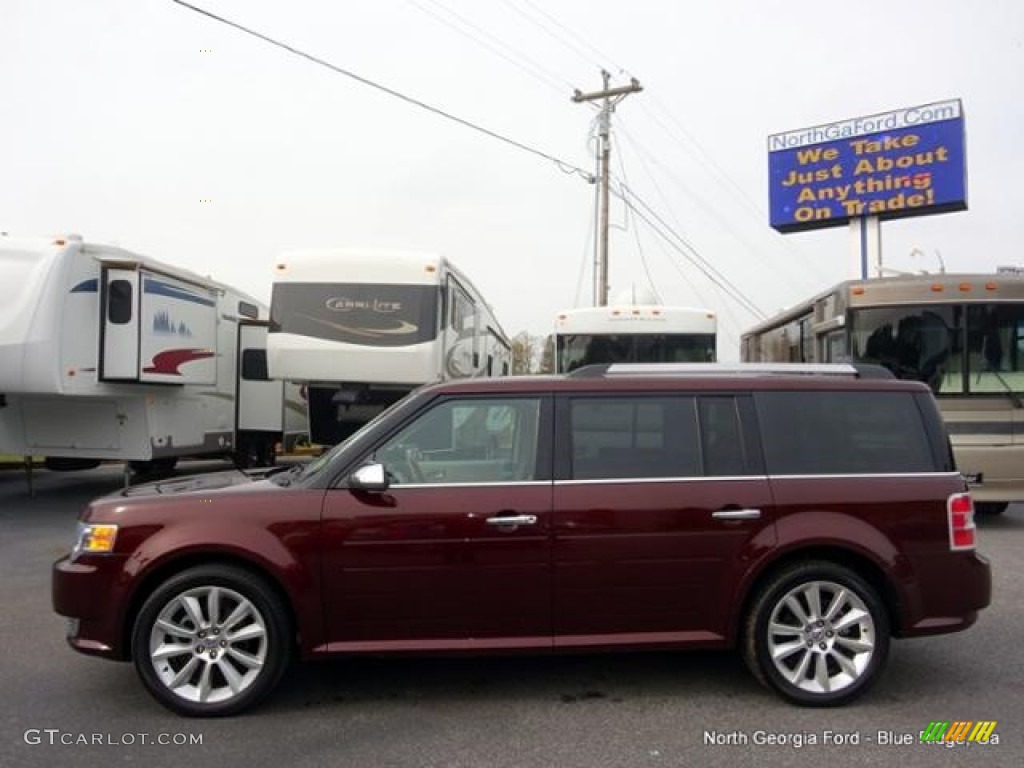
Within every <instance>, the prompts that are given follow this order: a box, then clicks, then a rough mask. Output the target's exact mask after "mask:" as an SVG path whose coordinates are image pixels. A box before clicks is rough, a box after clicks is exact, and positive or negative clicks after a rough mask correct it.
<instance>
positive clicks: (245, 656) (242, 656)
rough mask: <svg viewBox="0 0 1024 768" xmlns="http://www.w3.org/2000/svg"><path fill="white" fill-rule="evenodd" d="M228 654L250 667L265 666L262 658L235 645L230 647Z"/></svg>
mask: <svg viewBox="0 0 1024 768" xmlns="http://www.w3.org/2000/svg"><path fill="white" fill-rule="evenodd" d="M227 654H228V656H230V657H231V658H232V659H234V660H235V661H237V662H238V663H239V664H241V665H243V666H245V667H248V668H249V669H259V668H260V667H262V666H263V660H262V659H259V658H257V657H255V656H253V655H252V654H249V653H244V652H242V651H240V650H238V649H237V648H235V647H233V646H229V647H228V650H227Z"/></svg>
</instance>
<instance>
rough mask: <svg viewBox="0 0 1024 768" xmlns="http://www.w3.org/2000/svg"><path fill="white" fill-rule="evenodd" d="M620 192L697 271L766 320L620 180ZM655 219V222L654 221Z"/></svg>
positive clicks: (621, 196)
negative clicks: (638, 207)
mask: <svg viewBox="0 0 1024 768" xmlns="http://www.w3.org/2000/svg"><path fill="white" fill-rule="evenodd" d="M618 186H619V191H617V193H616V194H617V196H618V197H619V199H621V200H622V202H623V203H624V204H625V205H627V206H629V207H630V208H631V209H632V210H633V212H634V213H635V214H636V215H637V216H638V217H639V218H640V219H641V220H642V221H644V222H645V223H646V224H647V225H648V226H649V227H651V229H653V230H654V231H655V232H657V233H658V234H659V235H660V236H661V237H662V238H663V239H665V241H666V242H668V243H669V244H670V245H673V246H674V247H675V249H676V250H677V251H678V252H679V253H680V254H681V255H682V256H683V257H684V258H685V259H686V260H687V261H689V262H690V263H691V264H693V265H694V266H695V267H697V269H699V270H700V271H701V272H702V273H703V274H704V276H705V277H707V278H708V280H710V281H711V282H712V283H714V284H715V285H717V286H718V287H720V288H722V289H723V290H725V291H726V292H727V293H728V294H729V295H730V296H731V297H732V298H733V299H735V300H736V301H737V302H738V303H739V304H741V305H742V306H743V308H744V309H746V310H747V311H748V312H750V313H751V314H753V315H755V316H756V317H758V318H759V319H762V320H763V319H765V318H767V317H768V315H767V314H766V313H765V312H764V311H763V310H761V308H760V307H758V306H757V305H756V304H755V303H754V302H753V301H752V300H751V299H749V298H748V297H747V296H746V295H745V294H744V293H743V292H742V291H741V290H740V289H739V288H737V287H736V286H735V285H734V284H733V283H732V282H731V281H730V280H729V279H728V278H727V277H725V276H724V275H723V274H722V273H721V272H719V271H718V270H717V269H715V267H714V266H712V265H711V264H710V263H709V262H708V261H707V259H705V258H704V257H703V256H701V255H700V252H699V251H698V250H697V249H696V248H695V247H694V246H693V245H692V244H691V243H690V242H689V241H687V240H686V238H684V237H683V236H682V235H680V234H678V233H677V232H676V231H675V230H673V229H672V227H671V226H670V225H669V224H667V223H666V222H665V220H664V219H663V218H662V217H661V216H659V215H658V213H657V212H656V211H654V210H653V209H652V208H651V207H650V206H649V205H648V204H647V203H646V202H644V200H643V199H642V198H641V197H639V196H638V195H637V194H636V193H635V192H633V191H632V190H631V189H629V187H627V186H626V185H625V184H624V183H623V182H622V181H621V180H618ZM632 200H635V201H636V202H637V203H639V204H640V206H641V207H642V208H643V209H644V211H646V212H647V215H645V214H644V213H642V212H641V211H639V210H638V209H637V208H636V206H635V205H634V204H633V202H632ZM652 219H653V221H652ZM655 222H657V223H655Z"/></svg>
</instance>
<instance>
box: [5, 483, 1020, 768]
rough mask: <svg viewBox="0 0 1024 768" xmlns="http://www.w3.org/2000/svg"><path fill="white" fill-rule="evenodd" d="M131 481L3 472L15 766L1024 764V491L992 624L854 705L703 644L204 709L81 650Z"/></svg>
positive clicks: (540, 661) (305, 689)
mask: <svg viewBox="0 0 1024 768" xmlns="http://www.w3.org/2000/svg"><path fill="white" fill-rule="evenodd" d="M221 467H222V465H217V464H215V463H214V464H196V465H194V466H191V465H190V467H186V471H188V470H189V469H191V471H199V470H207V469H218V468H221ZM121 479H122V478H121V474H120V470H119V468H117V467H102V468H100V469H97V470H91V471H88V472H82V473H65V474H55V473H48V472H45V471H40V472H37V473H36V477H35V486H36V494H35V496H29V495H28V493H27V488H26V485H25V480H24V476H23V474H22V473H21V472H19V471H17V470H10V469H7V470H0V575H2V578H0V589H2V590H3V592H2V596H3V597H2V606H3V611H2V612H0V637H2V638H3V640H4V648H3V652H2V654H0V681H2V685H3V696H2V697H0V722H2V724H3V725H2V728H0V766H4V767H5V768H10V767H14V766H44V765H47V766H48V765H69V764H74V765H76V766H81V767H82V768H86V767H88V766H110V765H112V764H122V763H126V762H132V763H140V762H143V761H144V764H145V765H147V767H148V768H156V767H158V766H180V765H182V764H184V763H188V764H197V763H203V764H207V765H209V764H215V765H227V766H231V765H242V764H244V765H246V766H250V767H253V768H255V767H257V766H286V765H287V766H296V767H305V766H359V767H360V768H364V767H365V768H376V766H388V767H390V766H410V767H412V766H416V767H419V766H465V767H466V768H470V767H483V766H510V767H511V766H564V767H566V768H574V767H575V766H580V767H581V768H582V767H586V768H601V767H602V766H689V765H702V766H706V765H730V766H748V765H749V766H754V765H757V766H789V765H803V764H811V763H814V764H818V763H820V762H821V761H822V760H827V761H829V764H831V765H868V764H883V765H889V764H899V765H900V766H902V767H904V768H909V767H910V766H935V765H992V766H1009V765H1024V748H1022V739H1021V728H1022V723H1024V662H1022V660H1021V654H1020V646H1019V644H1018V643H1017V641H1018V640H1019V639H1020V638H1021V637H1024V611H1022V610H1021V607H1020V606H1021V605H1022V602H1024V505H1015V506H1013V507H1011V508H1010V510H1009V511H1008V512H1007V513H1006V514H1004V515H1002V516H999V517H993V518H984V519H982V520H981V521H980V522H979V528H980V542H981V546H980V550H981V552H982V553H983V554H985V555H986V556H987V557H989V558H990V559H991V560H992V564H993V575H994V580H995V589H994V602H993V605H992V606H990V607H989V609H988V610H987V611H985V612H984V613H983V614H982V616H981V619H980V620H979V622H978V624H977V625H976V626H975V627H973V628H972V629H970V630H968V631H967V632H965V633H961V634H958V635H949V636H944V637H936V638H926V639H918V640H911V641H900V642H897V643H895V644H894V646H893V650H892V654H891V656H890V660H889V666H888V669H887V671H886V673H885V675H884V676H883V678H882V680H881V681H880V683H879V684H878V685H877V686H876V687H875V688H874V689H873V690H872V691H871V692H870V693H869V694H868V695H867V696H866V697H865V698H864V699H862V700H860V701H858V702H856V703H855V704H853V705H851V706H848V707H845V708H842V709H835V710H811V709H801V708H796V707H792V706H790V705H787V704H785V703H783V702H782V701H780V700H779V699H777V698H776V697H775V696H774V695H772V694H771V693H769V692H768V691H766V690H763V689H761V688H759V687H758V686H757V684H756V683H755V682H754V681H753V678H752V677H751V676H750V675H749V674H748V673H747V671H746V670H745V668H744V667H743V665H742V662H741V661H740V659H739V657H738V656H737V655H734V654H732V653H729V652H723V653H708V652H700V653H688V654H681V653H680V654H667V653H652V654H605V655H593V656H565V657H554V658H553V657H520V656H517V657H500V658H471V659H438V658H430V659H390V660H383V659H370V660H365V659H364V660H342V661H336V662H327V663H320V664H315V665H300V666H297V667H295V668H293V669H292V670H291V672H290V674H289V675H288V677H287V678H286V680H285V681H284V683H283V685H282V686H281V687H280V688H279V689H278V690H277V691H276V693H275V694H274V695H272V697H271V698H270V699H269V700H268V701H267V702H265V703H264V704H263V705H262V706H261V707H259V708H258V709H257V710H255V711H254V712H252V713H251V714H248V715H244V716H241V717H237V718H232V719H226V720H216V721H209V720H205V721H204V720H189V719H183V718H179V717H177V716H175V715H172V714H170V713H168V712H167V711H165V710H163V709H162V708H161V707H160V706H159V705H157V704H156V703H155V702H154V701H153V700H152V699H150V697H149V696H148V695H147V694H146V693H145V692H144V691H143V689H142V687H141V685H140V684H139V683H138V681H137V680H136V677H135V672H134V670H133V668H132V667H131V666H130V665H127V664H116V663H112V662H107V661H104V660H100V659H93V658H87V657H84V656H80V655H78V654H76V653H74V652H72V651H71V650H70V649H69V648H68V647H67V646H66V644H65V642H64V622H63V620H62V619H61V618H60V617H58V616H56V615H54V614H53V613H52V611H51V609H50V594H49V579H50V570H49V569H50V565H51V563H52V561H53V560H55V559H56V558H57V557H59V556H60V555H62V554H63V553H64V552H65V551H66V549H67V548H68V546H69V545H70V543H71V539H72V534H73V530H74V523H75V519H76V517H77V514H78V511H79V510H80V509H81V507H82V506H83V504H84V503H85V502H86V501H88V499H90V498H92V497H94V496H97V495H100V494H103V493H107V492H109V491H113V490H115V489H117V488H118V487H119V485H120V483H121ZM936 720H951V721H952V720H973V721H978V720H990V721H991V720H994V721H997V726H996V729H995V734H996V736H997V738H996V739H993V741H992V742H990V743H989V744H976V745H956V746H953V747H948V748H947V747H945V746H933V745H925V744H921V743H920V741H919V739H918V738H917V737H918V734H919V732H920V731H921V730H923V729H924V728H925V727H926V726H927V725H928V724H929V722H931V721H936ZM995 741H998V743H994V742H995Z"/></svg>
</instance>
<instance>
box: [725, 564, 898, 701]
mask: <svg viewBox="0 0 1024 768" xmlns="http://www.w3.org/2000/svg"><path fill="white" fill-rule="evenodd" d="M743 652H744V658H745V660H746V662H747V665H748V666H749V667H750V669H751V671H753V673H754V675H755V676H756V677H757V678H758V679H759V680H760V681H761V682H762V683H764V684H765V685H767V686H768V687H769V688H772V689H773V690H775V691H776V692H778V693H779V694H780V695H781V696H782V697H783V698H786V699H788V700H790V701H792V702H794V703H796V704H802V705H807V706H837V705H840V704H845V703H846V702H848V701H851V700H852V699H854V698H856V697H857V696H859V695H861V694H862V693H864V691H866V690H867V689H868V687H869V686H870V685H871V684H872V683H873V682H874V681H875V679H876V678H877V677H878V675H879V673H880V672H881V670H882V668H883V667H884V666H885V660H886V657H887V655H888V652H889V620H888V615H887V614H886V611H885V606H884V605H883V604H882V601H881V599H880V598H879V597H878V594H877V593H876V592H875V590H874V589H873V588H872V587H871V585H870V584H868V583H867V582H866V581H865V580H864V579H862V578H861V577H860V576H858V575H857V574H856V573H854V572H853V571H851V570H850V569H848V568H845V567H842V566H839V565H836V564H834V563H828V562H805V563H800V564H797V565H794V566H791V567H789V568H786V569H785V570H783V571H781V572H780V573H778V574H776V575H774V576H773V577H771V578H770V579H769V580H768V581H767V582H766V583H765V584H764V585H763V587H762V588H761V590H760V591H759V592H758V593H757V596H756V597H755V598H754V602H753V606H752V608H751V610H750V613H749V614H748V615H747V619H746V626H745V633H744V642H743Z"/></svg>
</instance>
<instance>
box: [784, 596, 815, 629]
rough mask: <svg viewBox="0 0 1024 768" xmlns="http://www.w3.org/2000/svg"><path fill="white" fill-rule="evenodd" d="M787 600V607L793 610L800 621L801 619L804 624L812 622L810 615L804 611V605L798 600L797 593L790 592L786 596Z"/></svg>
mask: <svg viewBox="0 0 1024 768" xmlns="http://www.w3.org/2000/svg"><path fill="white" fill-rule="evenodd" d="M785 602H786V607H787V608H789V610H791V611H792V612H793V615H794V616H796V618H797V620H798V621H800V622H801V623H803V624H807V623H809V622H810V620H811V619H810V617H809V616H808V615H807V614H806V613H805V612H804V607H803V606H802V605H800V601H799V600H797V598H796V595H795V594H790V595H789V596H788V597H787V598H786V601H785Z"/></svg>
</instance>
